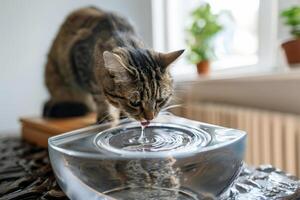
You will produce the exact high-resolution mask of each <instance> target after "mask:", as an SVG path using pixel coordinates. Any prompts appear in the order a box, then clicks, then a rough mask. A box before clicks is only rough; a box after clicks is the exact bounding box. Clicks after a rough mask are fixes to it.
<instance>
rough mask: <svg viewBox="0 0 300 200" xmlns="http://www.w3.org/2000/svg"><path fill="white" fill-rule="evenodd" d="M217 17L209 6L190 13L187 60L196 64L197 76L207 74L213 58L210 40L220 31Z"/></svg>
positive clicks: (220, 27) (203, 6)
mask: <svg viewBox="0 0 300 200" xmlns="http://www.w3.org/2000/svg"><path fill="white" fill-rule="evenodd" d="M218 17H219V15H217V14H213V13H212V11H211V7H210V5H209V4H203V5H201V6H199V7H198V8H196V9H195V10H193V11H192V13H191V19H192V22H191V25H190V27H189V28H188V30H187V31H188V37H187V44H188V50H189V53H188V59H189V60H190V61H191V62H192V63H195V64H197V71H198V73H199V74H208V72H209V68H210V67H209V63H210V60H211V59H212V58H213V56H214V47H213V43H212V39H213V38H214V36H215V35H216V34H217V33H218V32H220V31H221V30H222V26H221V25H220V24H219V23H218Z"/></svg>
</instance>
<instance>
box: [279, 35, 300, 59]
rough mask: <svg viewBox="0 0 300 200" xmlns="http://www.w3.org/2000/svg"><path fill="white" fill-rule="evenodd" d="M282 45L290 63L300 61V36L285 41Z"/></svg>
mask: <svg viewBox="0 0 300 200" xmlns="http://www.w3.org/2000/svg"><path fill="white" fill-rule="evenodd" d="M281 46H282V48H283V49H284V51H285V54H286V57H287V61H288V63H289V64H297V63H300V38H299V39H295V40H290V41H288V42H285V43H283V44H282V45H281Z"/></svg>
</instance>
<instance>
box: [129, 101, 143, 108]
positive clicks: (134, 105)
mask: <svg viewBox="0 0 300 200" xmlns="http://www.w3.org/2000/svg"><path fill="white" fill-rule="evenodd" d="M129 104H130V105H131V106H132V107H139V106H140V105H141V102H140V101H130V102H129Z"/></svg>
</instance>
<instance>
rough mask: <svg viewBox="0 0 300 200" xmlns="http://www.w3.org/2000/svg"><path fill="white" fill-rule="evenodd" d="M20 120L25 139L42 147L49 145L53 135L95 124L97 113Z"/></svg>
mask: <svg viewBox="0 0 300 200" xmlns="http://www.w3.org/2000/svg"><path fill="white" fill-rule="evenodd" d="M20 121H21V124H22V137H23V138H24V139H25V140H27V141H29V142H31V143H34V144H37V145H39V146H42V147H47V146H48V138H49V137H51V136H54V135H58V134H61V133H66V132H69V131H73V130H76V129H79V128H84V127H87V126H89V125H92V124H95V122H96V114H95V113H91V114H89V115H86V116H83V117H72V118H63V119H47V118H42V117H24V118H21V119H20Z"/></svg>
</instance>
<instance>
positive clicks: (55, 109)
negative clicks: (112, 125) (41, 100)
mask: <svg viewBox="0 0 300 200" xmlns="http://www.w3.org/2000/svg"><path fill="white" fill-rule="evenodd" d="M89 112H90V110H89V108H88V107H87V106H86V105H85V104H83V103H80V102H71V101H64V102H55V103H53V102H51V101H48V102H46V103H45V105H44V109H43V117H50V118H64V117H77V116H83V115H86V114H87V113H89Z"/></svg>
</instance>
